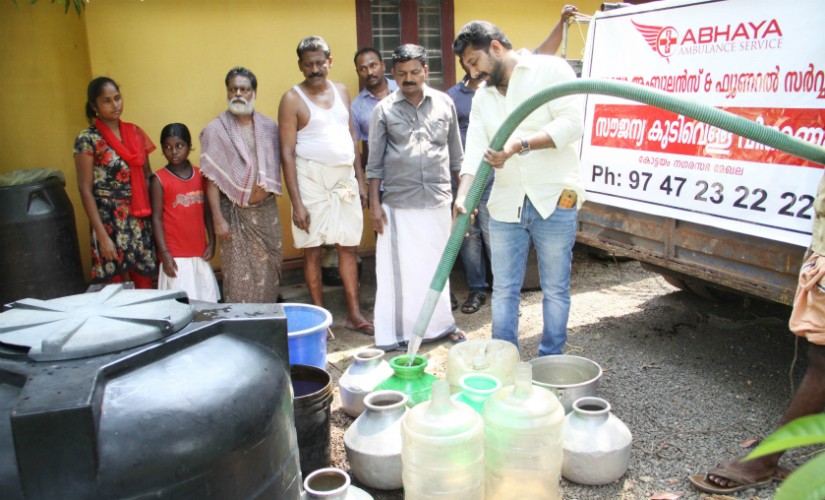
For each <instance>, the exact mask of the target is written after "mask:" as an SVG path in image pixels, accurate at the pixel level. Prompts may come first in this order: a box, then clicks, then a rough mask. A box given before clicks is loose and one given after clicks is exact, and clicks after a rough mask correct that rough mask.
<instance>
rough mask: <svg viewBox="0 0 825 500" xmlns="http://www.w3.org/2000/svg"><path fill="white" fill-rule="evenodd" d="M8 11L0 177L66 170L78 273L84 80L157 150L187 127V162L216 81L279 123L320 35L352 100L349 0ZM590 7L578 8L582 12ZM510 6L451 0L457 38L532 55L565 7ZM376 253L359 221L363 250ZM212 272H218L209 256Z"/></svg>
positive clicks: (287, 215) (84, 238)
mask: <svg viewBox="0 0 825 500" xmlns="http://www.w3.org/2000/svg"><path fill="white" fill-rule="evenodd" d="M18 4H19V5H18V6H15V5H14V4H12V3H11V2H10V1H9V0H5V1H0V33H3V43H2V45H0V75H2V78H3V92H1V93H0V172H8V171H12V170H17V169H26V168H36V167H52V168H57V169H60V170H62V171H63V172H65V174H66V181H67V192H68V193H69V196H70V198H71V200H72V203H73V204H74V208H75V215H76V217H77V225H78V235H79V240H80V245H81V256H82V261H83V265H84V271H85V273H86V276H88V272H89V270H88V267H89V262H88V260H89V257H88V245H89V235H88V220H87V218H86V216H85V213H84V211H83V207H82V205H81V203H80V198H79V195H78V192H77V187H76V175H75V168H74V161H73V158H72V144H73V142H74V138H75V136H76V135H77V133H78V132H79V131H80V130H81V129H83V128H85V127H86V126H87V124H86V120H85V116H84V113H83V106H84V103H85V94H86V85H87V83H88V81H89V80H90V79H91V78H93V77H95V76H99V75H106V76H109V77H112V78H113V79H115V80H116V81H117V82H118V83H119V84H120V86H121V92H122V94H123V97H124V103H125V113H124V119H125V120H127V121H131V122H134V123H137V124H138V125H140V126H141V127H142V128H143V129H144V130H145V131H146V132H147V133H148V134H149V136H150V137H151V138H152V140H153V141H154V142H155V143H156V144H157V143H158V142H159V136H160V130H161V128H162V127H163V126H164V125H165V124H167V123H170V122H182V123H185V124H187V125H188V126H189V128H190V130H191V131H192V134H193V136H194V137H195V144H194V146H195V151H194V152H193V153H192V156H191V159H192V160H193V163H196V164H197V163H198V158H199V154H200V143H199V141H198V140H197V139H196V138H197V136H198V134H199V133H200V130H201V129H202V128H203V127H204V125H206V123H208V122H209V120H211V119H212V118H214V117H215V116H217V115H218V114H219V113H221V112H222V111H223V110H224V109H225V108H226V103H225V87H224V84H223V79H224V77H225V75H226V72H227V70H228V69H229V68H231V67H233V66H238V65H243V66H247V67H249V68H250V69H252V70H253V71H254V72H255V74H256V75H257V77H258V98H257V105H256V109H257V110H258V111H260V112H262V113H264V114H266V115H269V116H271V117H273V118H277V108H278V102H279V101H280V98H281V96H282V95H283V93H284V92H286V91H287V90H288V89H289V88H290V87H291V86H292V85H294V84H296V83H298V82H299V81H301V79H302V78H303V77H302V75H301V74H300V72H299V71H298V66H297V55H296V54H295V47H296V45H297V44H298V42H299V40H300V39H301V38H303V37H305V36H308V35H320V36H322V37H324V38H325V39H326V40H327V42H328V43H329V44H330V48H331V50H332V57H333V66H332V70H331V72H330V79H332V80H335V81H341V82H344V83H345V84H346V85H347V87H348V88H349V89H350V93H351V94H352V96H353V97H354V96H355V94H356V93H357V91H358V79H357V76H356V74H355V71H354V69H353V64H352V55H353V54H354V52H355V51H356V50H357V46H356V24H355V2H354V1H353V0H315V1H313V2H296V1H290V0H244V1H233V2H228V1H225V0H162V1H138V0H106V1H95V2H91V3H89V4H87V6H86V9H85V12H84V13H83V15H82V16H80V17H78V16H77V15H76V14H75V13H74V11H71V12H70V13H68V14H64V13H63V9H62V6H58V5H52V4H51V3H48V2H45V1H41V2H38V3H37V4H35V5H29V4H28V2H27V1H24V0H19V1H18ZM599 4H600V3H599V2H593V1H591V0H588V1H582V2H578V3H577V5H578V6H579V8H580V10H581V11H582V12H585V13H593V12H594V11H595V10H596V9H597V8H598V5H599ZM517 5H518V7H517V8H506V9H505V8H504V7H503V4H502V3H501V1H500V0H495V1H493V0H456V1H455V25H456V26H455V30H456V32H457V31H458V30H459V29H460V28H461V26H462V25H463V24H464V23H466V22H467V21H470V20H472V19H486V20H489V21H491V22H493V23H496V24H498V25H499V26H500V27H501V28H502V29H503V30H504V32H505V33H507V35H508V36H509V37H510V39H511V40H512V42H513V44H514V46H516V47H529V48H534V47H535V46H537V45H538V44H539V43H540V42H541V41H542V40H544V38H545V37H546V36H547V34H548V32H549V31H550V29H551V28H552V27H553V25H554V24H555V23H556V22H557V21H558V18H559V13H560V12H561V9H562V7H563V6H564V2H563V1H549V2H548V1H546V0H544V1H542V0H523V1H519V2H518V4H517ZM586 28H587V25H582V32H581V33H582V34H579V31H578V29H577V28H576V27H575V26H574V29H573V30H571V34H570V43H569V46H568V58H570V59H579V58H581V51H582V49H583V46H584V39H583V36H586ZM457 69H458V72H457V79H460V78H461V77H462V76H463V75H462V72H461V68H460V67H457ZM150 161H151V164H152V167H153V168H154V169H158V168H161V167H162V166H163V165H164V164H165V161H164V159H163V157H162V155H161V154H160V151H159V150H158V151H156V152H155V153H153V154H152V155H151V157H150ZM278 203H279V206H280V213H281V221H282V225H283V228H284V231H283V234H284V257H285V259H294V258H299V257H300V255H301V252H300V251H299V250H297V249H295V248H293V247H292V234H291V227H290V224H289V222H290V221H291V212H290V204H289V200H288V196H287V195H286V190H284V197H283V198H281V199H279V200H278ZM368 220H369V218H368V216H367V214H366V213H365V221H368ZM374 245H375V239H374V235H373V231H372V227H371V225H370V224H369V223H368V222H367V223H366V224H365V227H364V236H363V239H362V245H361V249H362V250H369V249H371V248H374ZM213 265H215V266H219V265H220V262H219V260H218V258H217V257H216V259H215V260H214V261H213Z"/></svg>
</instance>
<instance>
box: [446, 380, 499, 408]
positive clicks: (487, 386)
mask: <svg viewBox="0 0 825 500" xmlns="http://www.w3.org/2000/svg"><path fill="white" fill-rule="evenodd" d="M458 383H459V385H460V386H461V392H459V393H457V394H453V395H452V397H451V398H452V400H453V401H458V402H460V403H464V404H466V405H469V406H470V408H472V409H473V410H475V411H476V413H478V414H479V415H481V413H482V409H483V408H484V403H486V402H487V399H488V398H489V397H490V396H492V395H493V393H495V392H496V391H497V390H499V389H501V382H499V380H498V379H497V378H495V377H494V376H492V375H487V374H486V373H468V374H466V375H464V376H462V377H461V380H459V382H458Z"/></svg>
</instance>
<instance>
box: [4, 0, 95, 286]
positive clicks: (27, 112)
mask: <svg viewBox="0 0 825 500" xmlns="http://www.w3.org/2000/svg"><path fill="white" fill-rule="evenodd" d="M17 3H18V6H15V5H14V4H12V3H11V1H9V0H5V1H0V33H1V34H2V43H0V78H2V92H0V173H7V172H11V171H14V170H19V169H30V168H43V167H46V168H56V169H59V170H62V171H63V172H65V173H66V192H67V193H68V194H69V197H70V199H71V201H72V204H73V205H74V210H75V216H76V219H77V227H78V236H79V240H80V248H81V260H82V261H83V266H84V270H85V272H86V275H87V276H88V274H89V260H90V259H89V253H88V248H89V234H88V233H89V231H88V222H87V219H86V216H85V214H84V212H83V207H82V205H81V204H80V195H79V194H78V192H77V176H76V175H75V169H74V160H73V158H72V146H73V144H74V138H75V136H76V135H77V133H78V132H79V131H80V130H82V129H83V128H85V127H86V126H87V124H86V118H85V115H84V113H83V106H84V104H85V102H86V97H85V96H86V84H87V83H88V82H89V76H90V75H91V69H90V66H89V54H88V49H87V44H86V29H85V26H84V23H83V20H82V18H79V17H78V16H77V15H75V14H74V12H72V13H71V14H69V15H66V14H64V13H63V8H62V7H57V6H52V5H50V4H47V3H46V2H40V4H38V5H29V2H27V1H18V2H17ZM0 272H2V270H0Z"/></svg>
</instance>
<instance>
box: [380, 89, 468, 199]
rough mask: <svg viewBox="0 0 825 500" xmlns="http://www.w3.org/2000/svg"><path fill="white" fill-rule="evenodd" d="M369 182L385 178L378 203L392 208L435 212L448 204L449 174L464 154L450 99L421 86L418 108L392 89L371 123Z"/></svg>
mask: <svg viewBox="0 0 825 500" xmlns="http://www.w3.org/2000/svg"><path fill="white" fill-rule="evenodd" d="M369 150H370V157H369V160H368V161H367V179H383V180H384V195H383V199H382V202H383V203H386V204H387V205H389V206H391V207H393V208H436V207H442V206H448V205H449V204H450V202H451V201H452V192H451V190H450V175H451V172H456V173H457V172H458V171H459V169H460V168H461V161H462V159H463V152H462V147H461V136H460V134H459V129H458V118H457V117H456V112H455V106H454V105H453V101H452V99H450V97H449V96H448V95H447V94H445V93H443V92H439V91H438V90H435V89H432V88H430V87H429V86H427V85H424V100H423V101H421V104H420V105H419V106H418V108H416V107H415V106H413V105H412V103H410V102H409V101H407V100H406V99H405V98H404V95H403V94H402V93H401V91H400V90H396V91H395V92H393V93H392V94H390V95H388V96H387V97H386V98H384V99H382V100H381V102H379V103H378V105H377V106H375V109H374V110H373V111H372V120H371V121H370V137H369Z"/></svg>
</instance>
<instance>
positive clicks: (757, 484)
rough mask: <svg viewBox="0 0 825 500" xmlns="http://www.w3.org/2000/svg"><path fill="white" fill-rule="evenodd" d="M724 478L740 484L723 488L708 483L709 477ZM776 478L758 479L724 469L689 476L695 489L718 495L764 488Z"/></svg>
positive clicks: (771, 476) (773, 475)
mask: <svg viewBox="0 0 825 500" xmlns="http://www.w3.org/2000/svg"><path fill="white" fill-rule="evenodd" d="M711 474H712V475H714V476H717V477H722V478H725V479H728V480H730V481H733V482H735V483H739V484H737V485H736V486H728V487H723V486H719V485H717V484H714V483H711V482H710V481H708V475H711ZM775 479H777V478H776V474H772V475H770V476H768V477H767V478H762V479H757V478H754V477H751V476H747V475H744V474H739V473H738V472H734V471H731V470H728V469H724V468H722V467H714V468H713V469H711V470H709V471H708V472H707V474H693V475H691V476H688V480H689V481H690V482H691V483H692V484H693V487H694V488H696V489H698V490H699V491H704V492H705V493H712V494H716V495H725V494H728V493H735V492H737V491H742V490H748V489H751V488H764V487H765V486H768V485H769V484H771V483H772V482H773V481H774V480H775Z"/></svg>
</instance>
